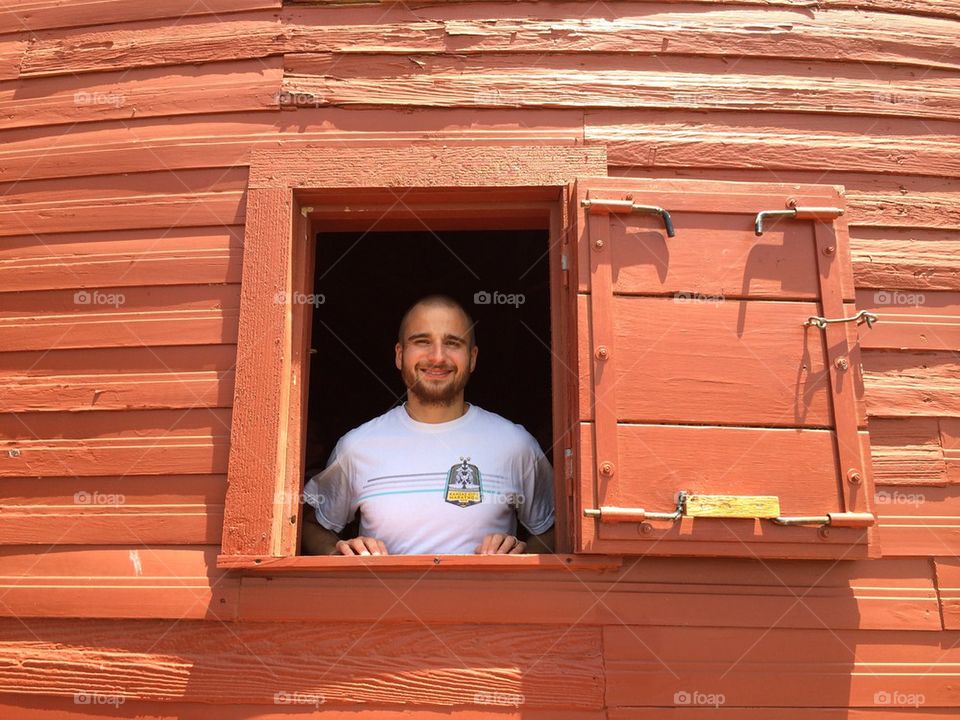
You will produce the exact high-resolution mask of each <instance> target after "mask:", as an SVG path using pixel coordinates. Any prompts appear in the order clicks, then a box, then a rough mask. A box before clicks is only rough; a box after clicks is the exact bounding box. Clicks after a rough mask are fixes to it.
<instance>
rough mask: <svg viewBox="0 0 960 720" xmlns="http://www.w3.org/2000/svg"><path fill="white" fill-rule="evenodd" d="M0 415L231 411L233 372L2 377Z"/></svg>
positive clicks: (0, 382)
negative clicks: (195, 409)
mask: <svg viewBox="0 0 960 720" xmlns="http://www.w3.org/2000/svg"><path fill="white" fill-rule="evenodd" d="M0 402H2V403H3V412H35V411H40V410H53V411H63V410H68V411H71V412H76V411H82V410H149V409H164V408H183V407H230V406H231V404H232V403H233V372H232V371H219V372H218V371H209V370H208V371H198V372H179V373H174V372H161V373H150V374H138V373H114V374H111V373H107V372H100V373H97V374H95V375H83V374H79V373H69V374H64V375H58V376H53V377H49V376H48V377H32V378H24V377H19V378H8V377H4V376H0Z"/></svg>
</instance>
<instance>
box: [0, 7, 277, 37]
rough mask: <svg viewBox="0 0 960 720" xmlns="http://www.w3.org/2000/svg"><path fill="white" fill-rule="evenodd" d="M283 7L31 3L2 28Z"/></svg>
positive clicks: (8, 10)
mask: <svg viewBox="0 0 960 720" xmlns="http://www.w3.org/2000/svg"><path fill="white" fill-rule="evenodd" d="M278 7H280V0H204V2H203V3H197V2H194V0H165V1H164V2H163V3H155V2H149V0H88V1H87V2H79V3H77V2H71V3H63V2H60V0H31V1H30V2H25V3H24V2H21V3H17V4H13V5H8V6H7V7H5V8H3V9H2V10H0V20H2V22H0V27H10V28H16V29H20V28H22V29H24V30H41V29H45V28H69V27H83V26H86V25H106V24H109V23H120V22H135V21H137V20H146V19H151V18H168V19H173V20H179V19H181V18H183V17H188V16H194V15H221V14H226V13H230V12H236V11H238V10H251V9H259V8H263V9H270V8H278Z"/></svg>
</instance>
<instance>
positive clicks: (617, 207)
mask: <svg viewBox="0 0 960 720" xmlns="http://www.w3.org/2000/svg"><path fill="white" fill-rule="evenodd" d="M580 205H581V206H582V207H585V208H596V210H597V211H598V212H608V213H631V212H640V213H653V214H655V215H659V216H660V219H661V220H662V221H663V228H664V230H666V232H667V237H675V236H676V234H677V233H676V231H674V229H673V218H671V217H670V213H669V211H667V210H666V209H665V208H662V207H659V206H657V205H637V204H636V203H634V202H633V201H632V200H606V199H603V198H585V199H583V200H581V201H580Z"/></svg>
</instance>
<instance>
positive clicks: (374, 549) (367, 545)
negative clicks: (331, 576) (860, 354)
mask: <svg viewBox="0 0 960 720" xmlns="http://www.w3.org/2000/svg"><path fill="white" fill-rule="evenodd" d="M338 553H339V554H340V555H389V554H390V553H388V552H387V546H386V545H384V544H383V540H377V539H376V538H372V537H364V536H362V535H361V536H360V537H355V538H352V539H350V540H341V541H340V542H338V543H337V546H336V552H334V555H336V554H338Z"/></svg>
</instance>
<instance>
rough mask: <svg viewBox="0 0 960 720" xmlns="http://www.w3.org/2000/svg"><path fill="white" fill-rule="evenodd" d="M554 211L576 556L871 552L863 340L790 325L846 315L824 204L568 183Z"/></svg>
mask: <svg viewBox="0 0 960 720" xmlns="http://www.w3.org/2000/svg"><path fill="white" fill-rule="evenodd" d="M571 204H572V207H571V213H570V217H571V222H572V224H573V227H572V232H573V237H574V238H575V242H576V249H575V252H574V251H573V248H571V254H575V259H574V258H572V260H573V262H572V267H571V271H572V272H571V276H572V277H571V282H570V286H571V287H570V292H569V294H568V296H567V298H568V301H567V307H566V311H567V312H568V313H570V322H572V323H573V325H574V326H575V328H576V335H575V337H577V338H578V342H579V349H578V353H577V362H578V377H579V378H580V387H579V401H578V403H577V408H576V411H575V412H574V417H575V419H576V420H577V428H578V432H579V439H578V441H577V445H578V447H577V448H576V449H575V452H577V453H578V455H579V458H578V460H579V463H578V468H579V479H578V482H577V490H578V492H579V497H578V501H577V505H578V508H577V515H578V518H577V520H576V522H575V527H576V534H577V544H578V550H580V551H581V552H614V553H642V554H651V555H722V556H742V557H796V558H851V559H852V558H856V557H864V556H866V555H876V554H878V552H879V551H878V548H877V546H876V544H875V543H874V535H875V531H874V528H873V527H872V523H873V516H872V511H871V503H872V499H873V483H872V477H871V471H870V452H869V439H868V435H867V432H866V429H865V428H866V421H865V411H864V403H863V386H862V370H861V366H860V355H859V341H858V335H859V333H861V332H868V327H867V325H860V326H858V323H857V322H845V323H829V324H826V326H825V327H823V328H821V327H817V326H816V325H813V324H805V323H807V322H808V320H809V318H811V317H822V318H827V319H839V318H845V317H853V316H855V315H856V312H857V311H856V308H855V305H854V287H853V277H852V272H851V264H850V253H849V243H848V237H847V230H846V224H845V222H844V219H843V217H842V214H841V213H842V210H843V207H844V200H843V197H842V194H841V193H840V192H839V191H838V190H837V188H834V187H829V186H814V185H806V186H792V185H790V186H788V185H768V184H753V183H751V184H747V183H725V182H702V181H659V180H657V181H654V180H641V179H628V178H581V179H579V180H578V181H577V182H576V184H575V185H574V186H573V187H572V192H571ZM646 206H653V207H646ZM656 206H659V207H661V208H664V209H666V210H667V211H668V212H669V217H670V219H672V222H673V225H674V226H675V228H676V236H675V237H668V236H667V232H666V226H665V220H666V219H667V218H665V216H663V215H661V214H658V213H657V212H656ZM762 211H780V212H779V213H778V214H772V215H768V216H766V217H765V223H764V228H763V234H762V235H760V236H758V235H757V234H755V221H756V218H757V215H758V213H760V212H762ZM682 491H683V492H685V493H686V495H681V492H682ZM675 512H679V514H680V515H679V517H677V518H676V519H671V518H670V517H669V515H670V514H671V513H675ZM658 514H659V515H666V516H667V517H658ZM785 522H786V523H795V524H783V523H785Z"/></svg>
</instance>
